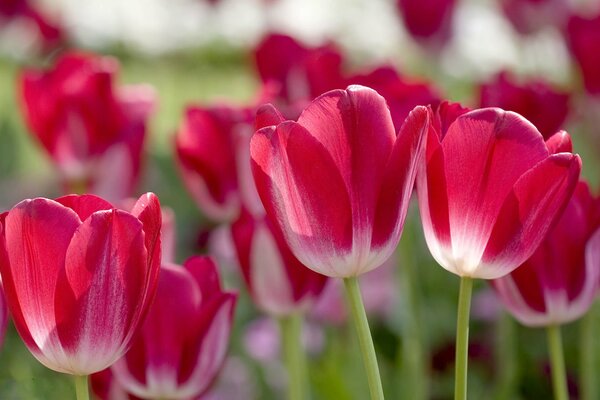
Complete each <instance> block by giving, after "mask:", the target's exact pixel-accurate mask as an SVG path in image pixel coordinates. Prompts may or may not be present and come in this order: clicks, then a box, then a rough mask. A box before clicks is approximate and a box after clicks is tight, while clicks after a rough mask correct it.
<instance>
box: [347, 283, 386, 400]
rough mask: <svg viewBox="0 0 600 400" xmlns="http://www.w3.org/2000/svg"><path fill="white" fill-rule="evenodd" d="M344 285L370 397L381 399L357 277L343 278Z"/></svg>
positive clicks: (371, 339) (377, 374) (372, 348)
mask: <svg viewBox="0 0 600 400" xmlns="http://www.w3.org/2000/svg"><path fill="white" fill-rule="evenodd" d="M344 287H345V288H346V295H347V297H348V302H349V303H350V310H351V312H352V317H353V319H354V325H355V326H356V331H357V333H358V342H359V345H360V350H361V352H362V357H363V363H364V365H365V369H366V371H367V380H368V382H369V390H370V392H371V399H372V400H383V398H384V397H383V386H382V385H381V376H380V375H379V366H378V365H377V356H376V354H375V346H374V345H373V338H372V337H371V331H370V329H369V321H368V320H367V313H366V312H365V307H364V305H363V301H362V296H361V294H360V288H359V287H358V278H356V277H355V276H353V277H350V278H345V279H344Z"/></svg>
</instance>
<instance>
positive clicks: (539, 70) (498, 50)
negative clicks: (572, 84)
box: [0, 0, 569, 83]
mask: <svg viewBox="0 0 600 400" xmlns="http://www.w3.org/2000/svg"><path fill="white" fill-rule="evenodd" d="M39 1H41V2H42V3H43V4H42V5H43V6H44V8H45V9H47V10H49V11H50V12H51V14H53V15H55V16H58V17H59V20H60V21H62V24H63V26H65V28H66V30H67V32H68V34H69V35H70V36H71V37H72V38H74V39H75V41H76V43H79V44H81V45H82V46H84V47H86V48H92V49H102V48H103V47H105V46H106V45H108V44H114V43H120V44H123V45H124V46H126V47H127V48H130V49H132V50H133V51H137V52H141V53H143V54H147V55H160V54H163V53H167V52H171V51H177V50H182V49H186V48H195V47H199V46H202V45H205V44H208V43H214V42H215V41H218V43H227V44H229V45H232V46H239V47H249V46H253V45H254V44H256V43H257V42H258V41H259V40H260V38H261V37H262V35H263V34H264V33H265V32H267V31H278V32H283V33H288V34H291V35H293V36H295V37H297V38H298V39H300V40H302V41H305V42H307V43H309V44H319V43H322V42H324V41H326V40H328V39H333V40H335V41H336V42H337V43H340V44H341V45H342V47H343V48H345V49H346V50H348V51H349V53H350V54H351V57H352V58H353V59H355V60H357V61H358V62H359V63H364V61H363V60H369V62H371V63H373V62H378V61H382V60H388V61H392V62H394V63H396V64H398V65H399V66H401V67H402V66H406V65H409V66H412V68H409V69H413V70H414V69H415V68H416V69H418V68H421V67H424V68H427V67H428V66H422V65H419V63H423V59H424V60H426V62H428V63H430V64H434V65H430V66H429V67H433V68H434V69H438V70H439V69H442V70H443V71H444V72H445V73H447V74H448V75H451V76H453V77H455V78H457V79H461V78H465V79H473V78H479V79H484V78H486V77H487V76H489V75H490V74H492V73H494V72H496V71H498V70H499V69H501V68H509V69H511V70H516V71H519V72H523V73H535V74H538V75H541V76H544V77H546V78H547V79H550V80H553V81H556V82H558V83H561V82H562V81H564V80H565V79H567V77H568V68H569V67H568V57H567V50H566V47H565V44H564V42H563V40H562V38H561V37H560V34H559V33H558V32H555V31H552V30H551V29H549V30H545V31H542V32H540V33H538V34H536V35H534V36H532V37H528V38H525V39H523V38H522V37H519V36H518V35H517V34H516V33H515V32H514V31H513V30H512V28H511V26H510V25H509V23H508V22H507V21H506V20H504V18H503V16H502V15H501V13H500V12H499V11H498V9H497V6H496V2H495V1H485V0H459V1H458V3H459V6H458V10H457V12H456V15H455V20H454V23H453V26H454V29H455V34H454V38H453V40H452V42H451V43H450V44H449V46H447V47H446V48H445V49H444V51H443V52H442V54H436V55H435V56H431V55H429V56H427V55H426V54H424V53H423V52H421V51H420V50H419V49H418V47H417V45H416V44H415V43H414V42H412V41H411V40H410V38H409V37H408V36H407V34H406V32H404V29H403V27H402V24H401V21H400V18H399V17H398V15H397V12H396V10H395V0H270V1H268V0H267V1H265V0H222V1H219V2H218V3H217V4H215V5H212V4H210V3H209V2H208V1H206V0H84V1H82V0H39ZM3 36H5V35H4V34H3ZM5 41H6V40H3V41H0V50H4V49H5V47H6V46H5V44H6V43H3V42H5ZM9 42H10V40H9ZM4 52H5V51H4ZM415 59H417V61H415ZM418 60H420V61H418ZM415 64H416V65H415Z"/></svg>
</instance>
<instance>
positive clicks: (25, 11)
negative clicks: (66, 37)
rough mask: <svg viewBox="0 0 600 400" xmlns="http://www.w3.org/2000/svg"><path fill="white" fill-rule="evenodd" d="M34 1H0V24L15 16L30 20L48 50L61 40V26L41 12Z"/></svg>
mask: <svg viewBox="0 0 600 400" xmlns="http://www.w3.org/2000/svg"><path fill="white" fill-rule="evenodd" d="M35 3H36V2H35V1H34V2H33V3H32V2H31V1H28V0H2V1H0V26H2V25H4V24H5V23H6V21H7V20H12V19H15V18H24V19H26V20H30V21H31V22H33V24H34V25H35V27H36V28H37V30H38V32H39V37H40V38H41V39H42V45H43V47H45V49H46V50H50V49H52V48H53V47H55V46H56V45H58V44H59V43H60V41H61V40H62V36H63V32H62V28H61V27H60V26H58V25H56V24H55V23H54V22H52V21H50V19H48V17H47V16H45V15H44V14H43V13H41V12H40V11H39V10H38V7H37V6H36V4H35Z"/></svg>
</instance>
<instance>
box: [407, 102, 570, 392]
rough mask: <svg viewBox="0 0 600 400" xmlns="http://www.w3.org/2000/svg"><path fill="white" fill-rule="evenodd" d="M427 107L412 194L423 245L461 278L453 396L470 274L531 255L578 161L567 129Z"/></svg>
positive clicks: (462, 372)
mask: <svg viewBox="0 0 600 400" xmlns="http://www.w3.org/2000/svg"><path fill="white" fill-rule="evenodd" d="M430 114H431V115H430V118H431V119H432V121H433V122H432V124H431V125H430V130H429V133H428V139H427V146H426V160H425V162H424V163H423V164H422V166H421V169H420V171H419V175H418V177H417V193H418V198H419V209H420V212H421V220H422V223H423V230H424V233H425V239H426V241H427V245H428V247H429V251H430V252H431V254H432V255H433V258H435V260H436V261H437V262H438V263H439V264H440V265H441V266H442V267H443V268H445V269H447V270H448V271H450V272H452V273H454V274H457V275H459V276H460V277H461V289H460V294H459V315H458V323H457V346H456V349H457V360H456V366H457V369H456V387H455V390H456V391H455V398H457V399H464V398H466V370H467V342H468V336H467V332H468V323H469V309H470V300H471V289H472V278H483V279H496V278H500V277H502V276H505V275H507V274H509V273H510V272H512V271H513V270H514V269H515V268H517V267H518V266H519V265H520V264H522V263H523V262H524V261H525V260H527V258H529V257H530V256H531V255H532V253H533V252H534V251H535V249H536V248H537V246H538V245H539V244H540V243H541V241H542V240H543V239H544V237H545V235H546V233H547V232H548V230H549V229H550V227H551V226H552V224H553V222H554V221H555V220H556V219H557V218H558V217H559V216H560V212H561V211H562V210H563V208H564V207H565V205H566V204H567V202H568V200H569V198H570V196H571V195H572V193H573V191H574V189H575V186H576V184H577V180H578V177H579V173H580V170H581V160H580V158H579V156H577V155H573V154H572V153H570V145H569V144H570V140H569V136H568V134H567V133H566V132H559V133H557V134H555V135H554V136H552V137H550V138H549V139H548V140H547V141H546V142H544V139H543V137H542V135H541V134H540V133H539V131H538V130H537V129H536V128H535V127H534V126H533V125H532V124H531V123H530V122H529V121H527V120H526V119H524V118H523V117H521V116H520V115H518V114H516V113H513V112H510V111H503V110H501V109H499V108H484V109H480V110H475V111H471V112H466V110H465V109H461V108H460V107H458V106H456V105H448V104H447V103H443V104H442V105H441V106H440V107H439V108H438V110H437V111H436V113H433V112H432V111H431V110H430Z"/></svg>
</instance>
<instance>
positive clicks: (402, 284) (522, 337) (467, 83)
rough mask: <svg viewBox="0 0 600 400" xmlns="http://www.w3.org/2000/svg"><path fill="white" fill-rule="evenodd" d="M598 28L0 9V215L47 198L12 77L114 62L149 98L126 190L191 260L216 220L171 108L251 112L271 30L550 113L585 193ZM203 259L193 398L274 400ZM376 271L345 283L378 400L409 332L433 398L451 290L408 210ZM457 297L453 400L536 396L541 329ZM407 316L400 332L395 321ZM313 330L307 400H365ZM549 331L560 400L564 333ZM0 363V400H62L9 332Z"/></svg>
mask: <svg viewBox="0 0 600 400" xmlns="http://www.w3.org/2000/svg"><path fill="white" fill-rule="evenodd" d="M415 4H417V5H415ZM599 16H600V1H596V0H577V1H576V0H498V1H493V0H422V1H420V2H418V1H417V2H415V1H412V2H411V1H408V0H407V1H403V0H399V1H397V2H396V1H393V0H329V1H322V0H303V1H299V0H213V1H206V0H128V1H120V0H86V1H78V0H40V1H35V0H0V209H2V210H5V209H8V208H10V207H12V206H13V205H14V204H15V203H17V202H18V201H20V200H22V199H23V198H29V197H37V196H44V197H57V196H60V195H61V193H62V187H61V183H60V179H59V177H58V175H57V173H56V170H55V169H54V167H53V164H52V162H51V159H50V158H49V157H48V156H47V154H46V153H45V152H44V151H43V150H42V148H41V146H40V145H39V144H38V142H37V141H36V139H35V138H34V137H33V136H32V135H31V134H30V132H29V130H28V129H27V127H26V123H25V120H24V117H23V112H22V109H21V107H20V102H21V100H20V96H21V95H20V93H19V91H18V87H17V81H18V77H19V76H20V73H21V71H22V70H23V69H24V68H42V69H43V68H49V67H50V66H51V65H53V63H54V60H55V59H56V57H57V55H58V54H60V53H61V52H64V51H65V50H67V49H83V50H85V51H89V52H95V53H99V54H104V55H110V56H113V57H115V58H116V59H117V60H118V61H119V63H120V70H119V73H118V79H117V80H118V83H119V84H138V83H145V84H149V85H152V86H153V87H154V89H155V91H156V94H157V99H158V102H157V107H156V110H155V112H154V113H153V115H152V116H151V117H150V120H149V127H148V137H147V140H146V148H145V153H146V155H145V162H144V168H143V170H142V173H141V181H140V183H139V184H138V186H137V189H136V191H137V193H143V192H146V191H153V192H155V193H157V194H158V196H159V198H160V199H161V203H162V204H163V205H166V206H169V207H171V208H172V209H173V210H174V212H175V217H176V226H177V237H178V240H177V252H176V260H177V261H183V260H184V259H185V258H186V257H187V256H189V255H192V254H198V253H201V252H205V251H207V249H208V248H209V247H210V246H211V243H209V240H208V238H209V237H211V235H209V232H211V231H212V230H213V229H214V228H215V226H216V224H215V223H214V222H210V221H209V219H208V218H206V216H205V215H203V214H202V212H201V211H199V210H198V207H197V206H196V205H195V203H194V201H193V200H192V198H191V196H190V195H189V194H188V193H187V191H186V190H185V187H184V184H183V183H182V180H181V178H180V177H179V173H178V171H177V168H176V166H175V163H174V135H175V132H176V130H177V127H178V126H179V124H180V121H181V120H182V117H183V112H184V109H185V107H186V106H187V105H189V104H199V105H205V106H206V105H212V104H229V105H240V106H242V105H253V104H255V103H256V102H257V99H260V98H261V97H260V93H261V91H262V90H263V82H261V72H260V71H259V66H257V62H256V55H255V54H256V53H255V49H256V48H257V46H260V44H261V42H262V41H263V40H264V39H265V37H267V36H268V35H269V34H271V33H274V32H276V33H279V34H284V35H288V36H290V37H292V38H294V40H295V41H297V42H298V43H300V44H301V45H302V46H303V47H305V48H306V49H315V48H319V47H320V46H325V45H331V44H333V45H334V46H335V47H336V49H337V51H339V52H340V54H343V67H342V68H343V69H344V70H345V71H359V72H360V71H370V70H373V69H375V68H377V67H378V66H381V65H391V66H393V67H394V68H395V69H396V70H397V71H398V72H399V74H400V76H402V77H403V79H406V80H407V82H415V83H416V82H418V83H419V84H423V85H427V87H428V88H430V89H431V91H432V92H433V93H435V96H436V97H437V98H438V99H439V100H443V99H447V100H450V101H455V102H461V103H462V104H463V105H466V106H469V107H479V106H481V105H497V106H502V107H504V108H507V109H512V108H511V107H514V108H515V111H518V112H521V113H523V114H524V115H525V114H526V112H531V113H532V114H530V115H529V116H527V115H526V116H527V117H528V118H529V119H530V120H531V121H532V122H534V123H536V122H535V121H534V120H535V119H536V118H537V120H538V121H544V120H546V119H549V118H550V117H556V116H557V115H559V114H560V115H562V114H564V117H563V118H560V117H559V118H558V120H559V121H558V122H557V124H558V126H557V127H556V128H560V129H566V130H567V131H568V132H569V133H571V135H572V137H573V140H574V147H575V152H578V153H579V154H580V155H581V156H582V159H583V175H584V176H585V177H586V179H588V181H589V182H590V185H591V187H592V188H593V189H594V190H595V193H597V191H598V189H599V186H600V88H597V87H595V86H594V83H593V80H594V76H592V77H587V76H586V75H585V73H586V71H589V70H590V67H588V66H587V65H592V66H593V65H598V68H596V69H595V70H596V76H598V77H600V61H599V58H600V17H599ZM580 20H583V21H591V22H590V23H589V24H588V25H589V26H586V27H584V28H582V29H583V30H584V33H583V34H581V35H582V36H583V37H584V38H585V39H584V42H586V43H584V44H583V45H579V44H577V43H579V42H577V41H578V40H579V39H578V35H580V33H579V31H578V29H579V28H578V23H579V22H580ZM585 29H588V30H587V31H586V30H585ZM582 46H583V47H584V48H587V49H591V50H590V51H589V52H588V53H589V54H590V56H591V57H592V60H586V59H583V58H584V57H583V56H582V55H581V53H582V51H579V50H574V49H580V48H581V47H582ZM585 46H587V47H585ZM594 51H595V54H594ZM583 53H586V52H585V51H583ZM274 57H279V56H278V55H275V56H274ZM586 63H587V64H586ZM594 63H596V64H594ZM591 70H592V71H593V70H594V68H593V67H591ZM500 74H501V75H500ZM595 79H600V78H595ZM498 82H502V83H498ZM507 82H508V83H507ZM486 85H488V86H490V87H491V89H490V88H488V89H486V88H485V87H486ZM494 85H495V86H494ZM502 85H505V86H507V87H511V88H513V87H522V88H524V89H523V90H524V92H519V91H518V90H517V89H514V90H515V92H516V93H517V94H515V95H513V97H512V98H510V96H508V99H507V97H506V96H504V92H503V91H502V90H504V89H497V87H498V86H500V87H502ZM598 86H600V85H598ZM494 88H496V89H494ZM486 90H487V91H486ZM494 90H496V92H494ZM510 90H513V89H510ZM527 91H529V92H533V93H534V94H523V93H525V92H527ZM529 92H527V93H529ZM540 93H542V94H540ZM548 93H557V96H559V97H560V98H561V99H562V100H560V101H559V103H560V104H561V105H555V103H552V102H551V101H550V102H549V103H547V99H548V98H549V97H552V95H549V94H548ZM503 96H504V97H503ZM527 96H530V97H531V99H530V97H527ZM536 96H537V97H536ZM525 98H527V99H530V100H527V101H525V100H523V99H525ZM519 107H521V108H519ZM532 110H533V111H532ZM536 125H537V124H536ZM538 128H539V129H540V130H542V128H541V127H540V126H539V125H538ZM548 129H554V127H549V128H548ZM556 130H558V129H556ZM542 133H544V132H542ZM220 251H221V254H219V257H220V258H221V259H223V260H225V262H223V263H222V264H223V265H222V266H223V267H224V268H223V269H224V271H223V274H224V275H225V276H226V278H225V280H226V286H227V287H229V288H236V289H237V290H239V291H240V295H241V299H240V301H239V305H238V309H237V312H236V321H235V328H234V334H233V337H232V341H231V346H230V357H229V358H228V361H227V362H226V365H225V368H224V371H223V372H222V374H221V377H220V380H219V381H218V382H217V383H216V385H215V388H214V391H213V392H212V393H210V394H208V395H207V397H206V398H210V399H222V400H238V399H240V400H241V399H281V398H284V387H285V376H283V375H282V369H281V365H280V361H278V350H277V349H278V333H277V325H276V324H275V323H273V322H272V321H270V320H269V319H267V318H266V317H264V316H261V314H260V313H259V312H258V311H257V310H256V309H255V308H254V307H253V305H252V302H251V301H250V299H249V296H248V294H247V292H246V289H245V288H244V286H243V285H241V284H240V282H241V279H240V278H239V273H238V272H237V269H236V268H235V266H233V267H231V266H229V267H227V266H226V265H225V264H227V263H229V264H235V261H232V259H233V258H235V257H234V256H233V255H232V254H231V251H232V250H231V249H221V250H220ZM227 260H229V261H227ZM390 263H391V264H392V265H391V266H390V267H389V268H388V270H386V271H384V273H383V276H379V277H374V278H372V279H371V280H372V281H373V282H372V283H371V284H370V286H369V284H365V285H363V286H368V287H371V290H372V294H371V295H370V296H371V297H372V298H375V297H376V296H380V297H379V298H377V299H375V300H373V303H374V304H373V306H372V307H373V308H372V312H371V314H370V318H371V323H372V330H373V335H374V338H375V342H376V348H377V351H378V356H379V359H380V363H381V368H382V375H383V376H382V377H383V381H384V386H385V390H386V394H387V397H388V398H390V399H396V398H410V397H406V394H407V393H411V390H412V389H411V387H412V386H413V385H415V382H414V380H413V379H412V378H411V377H412V375H411V369H412V368H414V365H415V364H413V363H414V362H415V361H414V360H411V359H410V354H411V352H410V346H411V342H410V340H411V339H410V338H414V337H415V335H417V336H420V337H421V338H422V339H423V341H424V350H423V351H424V352H425V354H426V357H425V359H426V361H425V364H424V365H420V366H419V365H418V364H417V367H419V368H423V369H424V370H425V371H426V372H427V374H428V375H429V376H430V378H431V383H425V385H426V386H427V389H426V390H427V392H428V397H429V398H432V399H448V398H451V394H452V387H453V386H452V385H453V357H454V347H453V346H454V329H455V315H456V299H457V295H458V279H457V278H456V277H455V276H453V275H450V274H448V273H447V272H446V271H444V270H442V269H441V268H440V267H438V266H436V265H435V262H434V261H433V260H432V259H431V257H430V255H429V252H428V251H427V248H426V246H425V243H424V239H423V236H422V232H421V228H420V222H419V217H418V212H417V209H416V207H412V209H411V212H410V215H409V218H408V222H407V226H406V228H405V234H404V235H403V238H402V241H401V245H400V248H399V251H398V256H397V257H396V259H393V260H391V261H390ZM386 274H387V275H386ZM475 290H476V292H475V297H474V303H473V311H472V314H473V319H472V325H471V326H472V328H471V349H470V355H471V360H472V361H471V364H470V367H471V368H470V374H471V380H470V382H469V384H470V398H473V399H491V398H498V399H502V398H504V399H544V398H550V397H551V392H550V384H549V382H550V375H549V364H548V360H547V356H546V347H545V337H544V335H545V334H544V332H543V331H541V330H532V329H526V328H523V327H521V326H519V325H518V324H517V323H516V322H514V321H512V320H511V319H510V317H508V316H507V315H505V313H504V312H503V311H502V310H501V308H500V305H499V303H498V302H497V300H496V299H495V297H494V294H493V292H491V291H490V290H489V288H488V286H487V284H486V283H485V282H479V283H478V284H477V286H476V289H475ZM365 297H368V295H367V294H365ZM367 301H369V300H367ZM408 303H410V304H409V305H407V304H408ZM412 308H415V309H416V310H418V318H417V320H416V321H415V320H413V319H411V318H413V317H411V316H410V315H409V313H408V311H407V310H408V309H412ZM325 315H327V313H325ZM328 318H329V317H325V318H323V317H319V316H315V317H314V318H312V319H309V321H308V323H307V331H306V332H305V336H306V337H305V340H306V342H307V346H308V349H309V355H310V363H311V364H310V366H311V368H310V381H311V385H312V394H313V398H315V399H336V400H338V399H341V400H343V399H364V398H367V388H366V381H365V379H364V375H363V370H362V364H361V362H360V355H359V353H358V351H357V350H358V348H357V344H356V342H355V337H354V331H353V329H352V326H347V324H346V322H345V319H343V320H342V321H341V322H338V321H336V322H332V321H329V320H328ZM498 332H504V333H505V334H504V333H503V334H499V333H498ZM565 335H566V336H565V346H566V357H567V366H568V370H569V373H570V376H571V377H572V379H571V381H570V383H571V387H570V390H571V394H572V396H573V397H572V398H577V393H578V388H577V384H576V379H575V376H576V374H577V371H578V353H577V351H576V349H577V342H578V336H577V335H578V333H577V323H575V324H571V325H569V326H567V327H566V329H565ZM334 339H335V340H334ZM1 351H2V352H1V354H0V398H1V399H64V398H72V397H73V394H72V388H71V381H70V380H69V379H68V377H65V376H62V375H60V374H57V373H53V372H51V371H49V370H46V369H45V368H44V367H42V366H41V365H39V364H38V363H37V362H36V361H35V360H34V359H33V358H32V357H31V356H30V354H29V352H28V351H27V350H26V349H25V347H24V346H23V345H22V344H21V342H20V339H19V337H18V335H17V334H16V332H15V331H14V328H12V326H11V327H10V328H9V333H8V334H7V337H6V339H5V344H4V346H3V348H2V350H1ZM407 354H408V355H409V356H407ZM597 358H598V357H597ZM598 362H600V361H599V360H596V363H598ZM599 367H600V365H599ZM598 370H600V369H598ZM416 384H417V385H418V384H420V383H416Z"/></svg>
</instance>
